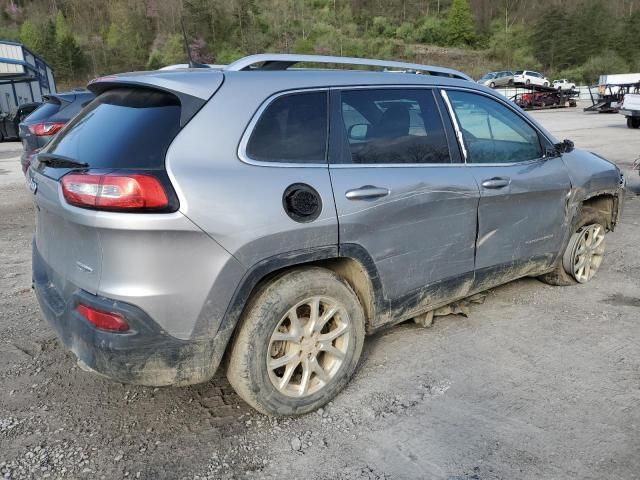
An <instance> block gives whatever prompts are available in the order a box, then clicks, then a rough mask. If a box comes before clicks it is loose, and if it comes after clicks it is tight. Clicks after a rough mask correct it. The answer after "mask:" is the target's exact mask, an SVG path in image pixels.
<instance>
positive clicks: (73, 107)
mask: <svg viewBox="0 0 640 480" xmlns="http://www.w3.org/2000/svg"><path fill="white" fill-rule="evenodd" d="M94 98H95V95H94V94H93V93H91V92H90V91H88V90H74V91H71V92H66V93H55V94H51V95H45V96H44V97H43V103H42V105H40V107H39V108H38V109H36V110H35V111H34V112H33V113H32V114H31V115H29V116H28V117H27V118H25V119H24V121H23V122H22V123H20V127H19V131H20V138H21V139H22V146H23V147H24V152H23V153H22V156H21V157H20V163H22V171H23V172H25V173H26V171H27V169H28V168H29V165H30V163H31V159H32V157H33V154H34V153H35V152H36V151H38V150H39V149H40V148H42V147H44V146H45V145H46V144H47V143H48V142H49V140H51V138H53V136H54V135H55V134H56V133H58V132H59V131H60V130H62V127H64V126H65V125H66V124H67V122H68V121H69V120H71V119H72V118H73V117H75V116H76V115H77V114H78V113H79V112H80V110H82V108H83V107H84V106H85V105H87V104H88V103H89V102H91V100H93V99H94Z"/></svg>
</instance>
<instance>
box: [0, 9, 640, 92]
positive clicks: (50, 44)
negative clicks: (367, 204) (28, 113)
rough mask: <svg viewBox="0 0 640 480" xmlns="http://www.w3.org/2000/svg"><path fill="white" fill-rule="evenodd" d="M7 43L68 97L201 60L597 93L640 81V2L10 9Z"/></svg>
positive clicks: (1, 26)
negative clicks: (529, 80) (344, 59)
mask: <svg viewBox="0 0 640 480" xmlns="http://www.w3.org/2000/svg"><path fill="white" fill-rule="evenodd" d="M0 9H1V10H0V38H2V39H7V40H16V41H20V42H23V43H24V44H26V45H27V46H28V47H30V48H31V49H33V50H34V51H35V52H36V53H38V54H40V55H42V56H43V57H44V58H45V59H46V60H47V61H48V62H49V63H50V64H51V65H52V66H53V68H54V69H55V71H56V75H57V78H58V80H59V82H60V83H61V85H62V86H64V87H71V86H78V85H83V84H85V83H86V82H87V81H88V80H89V79H91V78H93V77H96V76H99V75H103V74H107V73H114V72H121V71H130V70H142V69H153V68H158V67H161V66H164V65H168V64H173V63H184V62H185V61H186V54H185V48H184V42H183V38H182V33H181V27H180V23H181V19H182V20H183V21H184V25H185V27H186V30H187V33H188V37H189V47H190V50H191V52H192V55H193V56H194V58H195V59H197V60H199V61H201V62H207V63H228V62H230V61H233V60H234V59H236V58H239V57H241V56H243V55H246V54H250V53H261V52H296V53H316V54H332V55H344V56H358V57H378V58H387V59H404V60H409V61H417V62H422V63H433V64H440V65H446V66H451V67H453V68H459V69H462V70H464V71H466V72H467V73H469V74H470V75H472V76H474V77H478V76H480V75H482V74H483V73H484V72H486V71H488V70H495V69H523V68H529V69H538V70H541V71H544V72H545V73H546V74H547V75H549V76H552V77H570V78H572V79H573V80H574V81H578V82H588V83H593V82H595V81H596V80H597V77H598V75H600V74H601V73H624V72H629V71H640V50H639V49H638V48H637V46H636V42H637V40H638V38H640V36H639V35H640V0H538V1H535V2H533V1H526V0H384V1H383V0H225V1H222V0H0Z"/></svg>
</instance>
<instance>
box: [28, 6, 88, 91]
mask: <svg viewBox="0 0 640 480" xmlns="http://www.w3.org/2000/svg"><path fill="white" fill-rule="evenodd" d="M20 41H21V42H22V43H24V44H25V45H26V46H27V47H29V48H30V49H31V50H33V51H34V52H35V53H37V54H38V55H41V56H43V57H44V58H46V59H47V60H48V61H49V63H50V64H51V65H52V67H53V69H54V71H55V73H56V75H57V76H58V78H59V79H61V80H63V81H64V80H69V79H73V78H74V77H75V76H76V75H78V74H79V73H80V72H81V71H82V69H83V68H84V66H85V63H86V59H85V56H84V54H83V53H82V49H81V48H80V46H79V45H78V42H77V40H76V38H75V36H74V35H73V33H72V31H71V28H70V27H69V25H68V24H67V20H66V18H65V17H64V15H63V14H62V12H60V11H59V12H58V13H57V15H56V16H55V21H51V20H46V21H44V22H42V23H39V24H36V23H33V22H31V21H30V20H26V21H25V22H24V23H23V24H22V26H21V27H20Z"/></svg>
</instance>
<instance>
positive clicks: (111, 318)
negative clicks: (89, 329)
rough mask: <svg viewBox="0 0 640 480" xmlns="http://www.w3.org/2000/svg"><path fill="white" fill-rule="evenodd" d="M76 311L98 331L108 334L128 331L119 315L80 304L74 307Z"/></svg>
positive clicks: (127, 326) (125, 323) (126, 325)
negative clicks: (106, 331)
mask: <svg viewBox="0 0 640 480" xmlns="http://www.w3.org/2000/svg"><path fill="white" fill-rule="evenodd" d="M76 311H77V312H78V313H79V314H80V315H82V316H83V317H84V318H86V319H87V320H89V322H90V323H91V324H93V325H94V326H95V327H96V328H99V329H100V330H108V331H110V332H126V331H127V330H129V324H128V323H127V322H126V321H125V319H124V317H123V316H122V315H120V314H119V313H111V312H103V311H102V310H96V309H95V308H92V307H88V306H86V305H83V304H82V303H81V304H79V305H78V306H77V307H76Z"/></svg>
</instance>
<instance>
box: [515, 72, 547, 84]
mask: <svg viewBox="0 0 640 480" xmlns="http://www.w3.org/2000/svg"><path fill="white" fill-rule="evenodd" d="M513 83H516V84H518V83H520V84H522V83H523V84H525V85H541V86H543V87H548V86H549V85H551V82H550V81H549V79H548V78H547V77H545V76H544V75H543V74H541V73H539V72H534V71H533V70H518V71H517V72H514V74H513Z"/></svg>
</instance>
